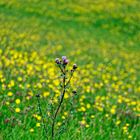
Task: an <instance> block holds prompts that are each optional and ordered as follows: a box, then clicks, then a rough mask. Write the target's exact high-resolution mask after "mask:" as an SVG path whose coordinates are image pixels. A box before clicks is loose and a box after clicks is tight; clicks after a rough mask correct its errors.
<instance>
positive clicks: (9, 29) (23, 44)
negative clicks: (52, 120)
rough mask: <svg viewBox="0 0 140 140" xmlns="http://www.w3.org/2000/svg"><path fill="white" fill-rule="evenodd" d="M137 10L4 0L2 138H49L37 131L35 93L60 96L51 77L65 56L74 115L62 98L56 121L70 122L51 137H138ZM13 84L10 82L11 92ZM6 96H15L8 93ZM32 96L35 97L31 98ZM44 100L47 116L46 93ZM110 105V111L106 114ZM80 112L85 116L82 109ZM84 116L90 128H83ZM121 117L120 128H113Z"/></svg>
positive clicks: (125, 4)
mask: <svg viewBox="0 0 140 140" xmlns="http://www.w3.org/2000/svg"><path fill="white" fill-rule="evenodd" d="M139 9H140V2H139V0H134V1H129V0H125V1H122V0H118V1H117V2H116V1H115V0H111V1H109V0H99V1H93V0H79V1H76V0H68V1H64V0H60V1H59V2H58V1H56V0H52V1H47V0H41V1H40V0H35V1H32V0H30V1H28V0H22V1H16V0H10V1H9V0H1V1H0V124H1V126H0V140H1V139H4V140H34V139H35V140H38V139H42V140H44V139H46V138H45V134H44V132H43V129H42V127H39V128H37V127H36V122H40V123H41V121H38V120H36V119H35V118H34V117H33V114H38V111H37V102H36V98H35V96H34V95H35V94H37V93H40V94H42V93H43V92H45V91H47V92H49V93H50V95H55V93H57V91H58V89H57V87H56V85H55V80H54V79H55V78H56V77H57V76H58V75H59V73H58V72H57V68H56V67H55V64H54V63H53V60H54V59H55V58H56V57H61V56H62V55H66V56H67V57H68V58H69V59H70V60H71V61H70V64H72V63H73V62H75V63H77V64H78V71H77V74H75V77H74V79H73V81H72V87H73V88H74V89H77V92H78V95H77V97H75V98H74V109H73V113H71V112H70V111H69V110H70V105H69V104H68V102H69V100H70V99H71V96H70V97H69V98H68V99H65V101H64V104H63V109H62V110H61V111H60V115H59V117H58V119H57V121H59V122H63V119H62V118H61V117H62V116H63V113H64V112H68V113H69V117H70V119H69V123H68V124H67V125H66V131H62V132H61V133H60V134H59V135H57V136H56V139H60V140H61V139H62V140H67V139H68V140H71V139H74V140H93V139H95V140H103V139H104V140H108V139H111V140H126V139H133V140H138V139H140V135H139V131H140V123H139V116H140V95H139V93H140V72H139V70H140V58H139V56H140V55H139V54H140V41H139V36H140V33H139V30H140V22H139V20H140V16H139V13H140V10H139ZM19 77H22V80H21V81H19V80H18V78H19ZM114 77H117V80H114V79H113V78H114ZM11 80H13V81H14V85H13V86H11V87H9V86H8V85H9V83H10V81H11ZM56 83H57V82H56ZM40 84H41V87H39V85H40ZM9 91H12V92H13V96H12V97H8V96H7V93H8V92H9ZM29 92H32V93H33V96H31V99H29V100H28V99H27V97H29ZM83 96H85V97H83ZM17 98H19V99H20V100H21V103H20V104H19V105H17V104H16V103H15V100H16V99H17ZM120 100H121V101H120ZM41 101H42V108H43V111H44V112H46V110H45V109H49V106H48V105H47V103H48V102H49V101H50V96H49V97H47V98H43V99H41ZM44 101H45V102H46V103H44ZM119 101H120V102H119ZM7 102H9V105H6V103H7ZM87 104H90V108H88V107H87ZM113 106H116V107H115V110H116V112H115V114H112V113H111V112H110V111H111V108H113ZM16 107H19V108H20V109H21V112H20V113H16V112H15V108H16ZM28 107H30V108H31V109H29V111H27V113H25V114H24V111H25V110H26V109H28ZM82 107H84V108H85V111H80V109H81V108H82ZM91 115H94V118H91ZM13 117H14V118H15V120H14V121H13V122H12V119H13ZM6 119H10V122H9V123H5V120H6ZM83 119H84V120H85V121H86V124H88V125H89V127H87V126H86V124H84V125H82V124H81V121H82V120H83ZM118 120H120V121H121V123H120V124H119V125H116V122H117V121H118ZM13 123H14V124H13ZM46 123H49V122H46ZM41 124H42V123H41ZM126 124H128V126H127V132H124V130H123V128H124V126H126ZM48 127H50V125H48ZM61 127H63V125H62V126H61ZM61 127H60V128H61ZM31 128H34V132H33V133H31V132H30V129H31ZM49 133H50V128H49ZM48 136H49V134H48ZM131 137H132V138H131ZM49 139H50V137H49Z"/></svg>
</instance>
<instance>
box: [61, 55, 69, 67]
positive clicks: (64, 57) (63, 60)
mask: <svg viewBox="0 0 140 140" xmlns="http://www.w3.org/2000/svg"><path fill="white" fill-rule="evenodd" d="M62 62H63V64H64V65H67V64H68V62H69V60H68V59H67V57H66V56H62Z"/></svg>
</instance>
